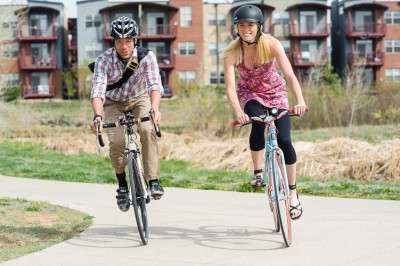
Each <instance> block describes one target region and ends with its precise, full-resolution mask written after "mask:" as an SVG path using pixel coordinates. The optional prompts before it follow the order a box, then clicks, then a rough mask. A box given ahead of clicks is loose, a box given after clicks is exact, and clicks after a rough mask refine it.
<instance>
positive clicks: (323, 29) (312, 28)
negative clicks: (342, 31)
mask: <svg viewBox="0 0 400 266" xmlns="http://www.w3.org/2000/svg"><path fill="white" fill-rule="evenodd" d="M329 35H330V26H329V25H326V24H324V23H300V24H297V23H294V24H290V27H289V36H290V37H296V38H326V37H328V36H329Z"/></svg>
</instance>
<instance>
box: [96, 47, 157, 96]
mask: <svg viewBox="0 0 400 266" xmlns="http://www.w3.org/2000/svg"><path fill="white" fill-rule="evenodd" d="M132 60H135V61H137V49H136V48H135V49H134V50H133V53H132V56H131V58H130V59H129V62H130V61H132ZM129 62H128V64H129ZM125 69H126V66H124V64H122V62H121V61H120V60H119V59H118V56H117V52H116V50H115V48H110V49H108V50H107V51H105V52H104V53H102V54H101V55H99V57H97V59H96V63H95V68H94V73H93V80H92V92H91V94H90V101H92V100H93V98H101V100H102V101H103V102H104V101H105V98H106V97H107V98H108V99H110V100H113V101H126V100H129V99H132V98H134V97H137V96H139V95H142V94H144V93H146V92H147V93H149V94H151V92H152V91H159V92H160V93H161V94H163V92H164V88H163V86H162V84H161V77H160V71H159V67H158V63H157V58H156V55H155V54H154V52H152V51H149V53H148V54H147V55H146V56H145V57H144V58H143V59H142V60H141V61H140V65H139V67H138V69H137V70H136V72H135V73H133V74H132V75H131V76H130V78H129V79H128V80H127V81H126V82H125V83H124V84H123V85H122V86H121V88H116V89H114V90H111V91H106V88H107V84H113V83H115V82H117V81H118V80H119V79H120V78H121V77H122V75H123V73H124V72H125Z"/></svg>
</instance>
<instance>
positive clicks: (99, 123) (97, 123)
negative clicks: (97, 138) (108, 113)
mask: <svg viewBox="0 0 400 266" xmlns="http://www.w3.org/2000/svg"><path fill="white" fill-rule="evenodd" d="M102 128H103V120H101V117H95V118H94V119H93V123H92V124H91V125H90V129H91V130H92V133H93V134H94V135H101V131H102Z"/></svg>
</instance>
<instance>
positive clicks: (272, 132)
mask: <svg viewBox="0 0 400 266" xmlns="http://www.w3.org/2000/svg"><path fill="white" fill-rule="evenodd" d="M265 134H266V137H265V158H264V177H263V180H264V184H269V178H271V177H272V172H271V171H272V164H273V160H270V158H271V155H272V151H273V150H275V151H276V153H278V154H279V158H280V159H281V163H282V166H285V165H286V164H285V157H284V156H283V152H282V150H281V149H280V148H279V147H278V140H277V130H276V128H275V123H274V121H271V122H270V123H269V124H266V128H265ZM282 170H283V175H284V182H285V186H284V187H285V188H286V195H288V199H287V200H290V193H289V183H288V178H287V173H286V167H282ZM274 181H275V182H278V181H279V180H274ZM277 187H279V186H277ZM268 189H271V190H272V191H271V192H272V195H275V193H274V186H272V187H271V188H268V187H267V188H266V189H265V190H264V191H265V193H268ZM272 200H273V201H278V200H280V199H276V198H275V197H272Z"/></svg>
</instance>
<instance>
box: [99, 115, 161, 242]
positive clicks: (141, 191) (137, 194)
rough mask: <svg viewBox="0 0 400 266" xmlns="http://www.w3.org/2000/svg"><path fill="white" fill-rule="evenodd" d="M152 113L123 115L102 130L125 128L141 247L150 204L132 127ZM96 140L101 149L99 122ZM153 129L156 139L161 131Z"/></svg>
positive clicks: (131, 198)
mask: <svg viewBox="0 0 400 266" xmlns="http://www.w3.org/2000/svg"><path fill="white" fill-rule="evenodd" d="M153 117H154V111H153V110H150V112H149V116H145V117H140V118H135V116H134V115H133V114H131V113H130V112H127V113H126V114H125V115H121V116H119V117H118V121H116V122H114V123H107V124H106V123H105V124H103V128H111V127H119V126H125V132H126V137H127V143H128V146H127V148H126V154H127V156H128V173H129V182H130V187H129V189H130V194H131V195H130V201H131V204H132V206H133V210H134V212H135V218H136V223H137V227H138V231H139V235H140V238H141V239H142V242H143V245H146V244H147V242H148V239H149V231H148V226H149V225H148V219H147V210H146V204H148V203H149V202H150V193H149V185H148V183H147V182H146V180H145V179H144V173H143V170H142V162H141V158H140V150H139V148H138V145H137V143H136V141H135V140H136V139H137V136H136V133H135V132H134V126H135V125H137V124H139V123H142V122H146V121H150V120H153ZM96 121H97V120H95V123H96V124H95V127H96V139H97V141H98V142H99V144H100V146H101V147H104V142H103V138H102V136H101V135H99V133H98V132H99V126H100V122H96ZM154 128H155V131H156V134H157V136H158V137H161V130H160V127H159V125H158V124H154Z"/></svg>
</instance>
